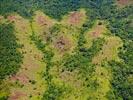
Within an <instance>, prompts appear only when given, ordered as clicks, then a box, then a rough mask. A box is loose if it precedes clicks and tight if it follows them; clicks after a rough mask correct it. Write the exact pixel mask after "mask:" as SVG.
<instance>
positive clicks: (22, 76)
mask: <svg viewBox="0 0 133 100" xmlns="http://www.w3.org/2000/svg"><path fill="white" fill-rule="evenodd" d="M11 80H13V81H17V80H19V81H20V82H21V83H22V84H26V83H28V82H29V78H28V76H26V75H25V74H24V73H22V74H21V73H20V74H17V75H15V76H12V77H11Z"/></svg>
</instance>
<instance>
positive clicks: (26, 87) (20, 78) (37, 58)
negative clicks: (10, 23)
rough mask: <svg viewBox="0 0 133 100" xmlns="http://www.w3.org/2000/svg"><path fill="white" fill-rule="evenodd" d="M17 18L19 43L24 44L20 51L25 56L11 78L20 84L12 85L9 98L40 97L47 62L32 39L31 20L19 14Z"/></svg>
mask: <svg viewBox="0 0 133 100" xmlns="http://www.w3.org/2000/svg"><path fill="white" fill-rule="evenodd" d="M15 18H16V19H15V20H14V25H15V29H16V36H17V38H18V40H19V43H20V44H23V48H22V49H19V51H20V52H22V53H23V55H24V58H23V64H22V65H21V69H20V70H19V72H18V73H17V74H16V75H15V76H12V77H11V78H10V79H9V81H11V82H13V84H19V86H18V87H14V86H13V87H11V89H10V92H11V94H10V97H9V99H11V100H14V98H16V99H19V100H29V99H30V98H31V99H32V100H36V99H40V98H41V95H42V93H43V91H44V90H45V81H44V80H42V76H41V73H42V72H43V71H44V69H45V63H42V62H41V59H42V54H41V52H40V51H39V50H38V49H37V48H36V47H35V45H34V44H33V43H32V42H31V40H30V35H31V33H32V31H31V28H30V23H29V21H28V20H26V19H23V18H21V17H20V16H18V15H16V16H15ZM16 82H17V83H16Z"/></svg>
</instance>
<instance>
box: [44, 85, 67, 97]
mask: <svg viewBox="0 0 133 100" xmlns="http://www.w3.org/2000/svg"><path fill="white" fill-rule="evenodd" d="M64 91H65V87H63V86H56V85H53V84H51V85H49V86H48V89H47V90H46V91H45V93H44V95H43V98H42V100H60V99H59V98H60V97H61V96H62V94H63V92H64Z"/></svg>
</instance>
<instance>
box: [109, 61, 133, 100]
mask: <svg viewBox="0 0 133 100" xmlns="http://www.w3.org/2000/svg"><path fill="white" fill-rule="evenodd" d="M109 64H110V66H111V68H112V72H113V80H112V82H111V84H112V86H113V88H114V94H115V96H116V98H117V99H118V98H119V97H120V98H122V99H123V100H132V98H133V89H132V88H133V84H132V83H130V82H129V80H128V77H129V76H130V75H133V69H132V68H131V66H128V65H126V64H124V63H122V62H121V63H119V62H115V61H112V62H110V63H109Z"/></svg>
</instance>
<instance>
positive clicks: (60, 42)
mask: <svg viewBox="0 0 133 100" xmlns="http://www.w3.org/2000/svg"><path fill="white" fill-rule="evenodd" d="M55 47H56V48H57V49H59V51H61V52H64V51H67V50H69V49H70V48H71V42H70V40H69V39H68V38H66V37H64V36H61V37H59V38H58V39H57V40H56V42H55Z"/></svg>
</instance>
